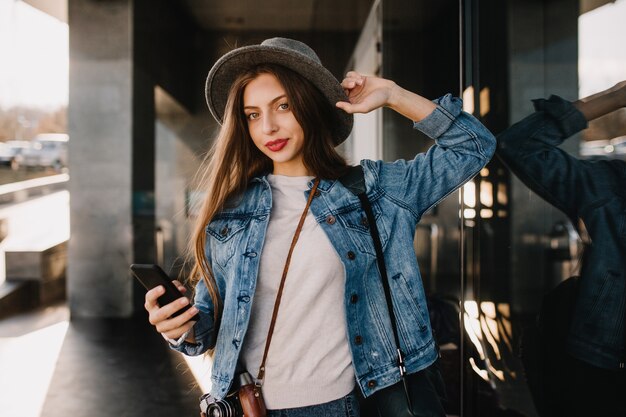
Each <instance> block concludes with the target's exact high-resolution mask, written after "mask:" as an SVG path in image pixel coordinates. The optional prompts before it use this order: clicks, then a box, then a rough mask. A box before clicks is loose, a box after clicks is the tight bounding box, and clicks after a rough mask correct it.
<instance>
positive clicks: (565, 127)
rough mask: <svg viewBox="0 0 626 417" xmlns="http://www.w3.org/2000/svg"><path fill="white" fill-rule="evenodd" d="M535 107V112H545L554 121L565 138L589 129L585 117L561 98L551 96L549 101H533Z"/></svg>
mask: <svg viewBox="0 0 626 417" xmlns="http://www.w3.org/2000/svg"><path fill="white" fill-rule="evenodd" d="M533 105H534V106H535V111H537V112H543V113H545V114H546V115H548V116H550V117H551V118H552V119H554V121H555V122H556V125H557V128H558V129H559V131H560V132H561V134H562V135H563V137H564V138H567V137H570V136H572V135H574V134H575V133H578V132H580V131H581V130H583V129H586V128H587V119H585V116H583V114H582V113H581V112H580V111H578V109H577V108H576V107H575V106H574V105H573V104H572V103H571V102H569V101H567V100H565V99H563V98H561V97H559V96H556V95H551V96H550V98H549V99H547V100H546V99H543V98H541V99H536V100H533Z"/></svg>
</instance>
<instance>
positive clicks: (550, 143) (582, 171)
mask: <svg viewBox="0 0 626 417" xmlns="http://www.w3.org/2000/svg"><path fill="white" fill-rule="evenodd" d="M535 109H536V112H535V113H534V114H532V115H530V116H528V117H526V118H525V119H524V120H522V121H520V122H518V123H516V124H515V125H513V126H512V127H510V128H509V129H507V130H506V131H504V132H503V133H502V134H500V135H498V155H499V156H500V157H501V158H502V159H503V161H504V162H505V163H506V164H507V165H508V166H509V167H510V168H511V170H512V171H513V172H514V173H515V174H516V175H517V176H518V177H519V178H520V180H522V181H523V182H524V183H525V184H526V185H527V186H528V187H529V188H530V189H532V190H533V191H535V192H536V193H537V194H539V195H540V196H541V197H542V198H544V199H545V200H546V201H548V202H549V203H550V204H552V205H554V206H555V207H556V208H558V209H560V210H561V211H563V212H564V213H565V214H566V215H567V216H568V217H569V218H570V220H571V221H572V223H573V224H575V225H576V224H577V223H578V219H582V220H583V222H584V224H585V227H586V229H587V232H588V233H589V235H590V237H591V245H589V246H588V247H586V248H585V249H584V251H585V252H584V258H583V266H582V270H581V276H580V280H579V289H578V296H577V299H576V305H575V308H574V314H573V317H572V326H571V328H570V331H569V337H568V340H567V349H568V351H569V352H570V353H571V354H572V355H573V356H574V357H576V358H578V359H581V360H584V361H586V362H589V363H591V364H593V365H595V366H598V367H601V368H609V369H616V368H623V366H624V359H625V353H624V316H625V312H624V308H625V304H626V292H625V291H626V286H625V282H626V275H625V274H626V261H625V259H626V163H624V161H620V160H601V161H585V160H579V159H577V158H575V157H573V156H571V155H569V154H567V153H566V152H564V151H563V150H561V149H559V148H558V147H557V146H558V145H560V144H561V143H562V142H563V141H564V140H565V139H567V138H568V137H570V136H571V135H573V134H575V133H576V132H578V131H580V130H582V129H584V128H586V127H587V121H586V120H585V118H584V116H583V115H582V113H580V112H579V111H578V109H576V107H574V106H573V105H572V104H571V103H570V102H569V101H566V100H563V99H562V98H560V97H557V96H551V97H550V99H549V100H535Z"/></svg>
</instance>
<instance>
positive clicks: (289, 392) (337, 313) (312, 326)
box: [241, 175, 355, 410]
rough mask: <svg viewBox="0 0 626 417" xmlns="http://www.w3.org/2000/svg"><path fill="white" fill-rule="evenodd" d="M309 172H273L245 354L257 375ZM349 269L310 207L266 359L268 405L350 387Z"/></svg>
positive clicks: (335, 394) (322, 397) (314, 399)
mask: <svg viewBox="0 0 626 417" xmlns="http://www.w3.org/2000/svg"><path fill="white" fill-rule="evenodd" d="M311 179H312V178H311V177H286V176H281V175H269V176H268V181H269V183H270V185H271V187H272V201H273V206H272V211H271V215H270V220H269V224H268V226H267V233H266V238H265V243H264V247H263V251H262V253H261V264H260V268H259V276H258V280H257V287H256V293H255V296H254V302H253V304H252V311H251V316H250V324H249V327H248V331H247V334H246V336H245V339H244V342H243V346H242V352H241V358H242V360H243V363H244V365H245V367H246V369H247V370H248V372H250V374H251V375H252V376H253V377H256V376H257V374H258V371H259V366H260V364H261V359H262V358H263V350H264V348H265V342H266V338H267V332H268V330H269V326H270V321H271V318H272V311H273V309H274V303H275V301H276V294H277V292H278V286H279V285H280V279H281V276H282V273H283V269H284V267H285V261H286V259H287V253H288V252H289V247H290V246H291V241H292V239H293V235H294V233H295V231H296V227H297V226H298V221H299V220H300V216H301V215H302V211H303V210H304V207H305V206H306V198H305V197H304V191H305V190H306V189H307V188H308V187H307V183H308V182H309V181H310V180H311ZM345 277H346V274H345V270H344V267H343V264H342V263H341V260H340V259H339V256H338V254H337V252H335V249H334V248H333V246H332V245H331V244H330V241H329V240H328V238H327V237H326V234H325V233H324V231H323V230H322V228H321V227H320V226H319V225H318V224H317V223H316V222H315V219H314V217H313V215H312V214H311V212H310V210H309V213H308V214H307V217H306V220H305V222H304V225H303V227H302V231H301V233H300V238H299V239H298V243H297V244H296V247H295V248H294V251H293V254H292V256H291V263H290V264H289V272H288V274H287V278H286V281H285V288H284V292H283V295H282V298H281V304H280V309H279V311H278V318H277V320H276V326H275V327H274V335H273V336H272V343H271V345H270V349H269V353H268V357H267V361H266V364H265V381H264V384H263V388H262V392H263V397H264V399H265V404H266V406H267V408H268V409H270V410H274V409H282V408H294V407H305V406H308V405H314V404H322V403H325V402H329V401H333V400H336V399H338V398H341V397H343V396H345V395H347V394H349V393H350V392H351V391H352V389H353V388H354V384H355V375H354V370H353V368H352V357H351V355H350V347H349V344H348V332H347V326H346V318H345V310H344V305H343V302H344V301H343V299H344V291H345V280H346V278H345Z"/></svg>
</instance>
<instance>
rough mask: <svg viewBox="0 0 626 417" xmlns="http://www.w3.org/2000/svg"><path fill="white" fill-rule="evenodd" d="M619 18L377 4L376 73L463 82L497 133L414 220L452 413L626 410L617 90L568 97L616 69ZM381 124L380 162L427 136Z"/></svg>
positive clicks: (450, 87)
mask: <svg viewBox="0 0 626 417" xmlns="http://www.w3.org/2000/svg"><path fill="white" fill-rule="evenodd" d="M624 18H626V0H617V1H592V0H582V1H572V0H535V1H530V2H517V1H500V0H460V1H458V0H450V1H448V0H446V1H439V2H427V1H410V0H385V1H383V2H382V23H381V24H382V48H381V49H382V62H383V65H382V74H383V76H385V77H387V78H391V79H393V80H395V81H396V82H398V83H399V84H400V85H402V86H404V87H406V88H408V89H410V90H413V91H417V92H418V93H420V94H421V95H423V96H425V97H429V98H436V97H439V96H441V95H443V94H445V93H447V92H452V93H453V94H457V95H460V96H461V97H463V99H464V109H465V110H466V111H468V112H470V113H472V114H473V115H474V116H475V117H477V118H479V119H480V120H481V121H482V122H483V123H484V124H485V125H486V126H487V127H488V128H489V129H490V130H491V131H492V132H494V134H498V135H499V142H500V146H501V149H500V150H499V151H498V155H497V156H496V157H494V159H493V160H492V161H491V162H490V163H489V164H488V165H487V167H486V168H484V169H483V170H482V171H481V172H480V173H479V174H478V175H477V176H476V177H475V178H474V179H473V180H472V181H470V182H468V183H467V184H466V185H465V186H464V187H463V188H462V189H461V190H460V191H459V192H458V193H455V194H453V195H451V196H450V197H448V199H446V200H445V201H443V202H442V203H441V204H439V205H438V206H437V207H436V208H435V209H434V210H432V211H431V212H430V213H428V214H427V215H426V216H425V217H424V219H422V221H421V223H420V225H419V227H418V229H417V232H416V238H415V249H416V253H417V256H418V259H419V262H420V268H421V271H422V274H423V279H424V286H425V288H426V291H427V294H428V301H429V304H430V305H429V310H430V313H431V322H432V325H433V329H434V331H435V336H436V338H437V340H438V342H439V345H440V347H441V361H440V362H441V367H442V370H443V373H444V378H445V380H446V384H447V388H448V395H449V402H448V404H447V412H448V414H449V415H462V416H481V417H483V416H527V417H534V416H548V415H577V413H578V414H580V415H596V414H594V413H593V412H592V413H591V414H589V413H588V411H587V410H585V407H586V406H590V405H591V404H595V405H594V407H596V408H595V410H596V412H597V413H599V414H597V415H623V414H619V412H618V414H615V409H612V410H611V409H610V407H611V405H610V404H611V401H617V396H618V393H619V392H622V393H623V392H626V391H624V390H625V389H626V385H623V384H624V380H625V376H624V371H623V369H622V370H621V371H620V364H621V366H622V367H623V359H624V351H623V346H624V342H623V341H624V337H623V333H624V330H623V326H624V325H623V323H624V314H625V313H624V311H625V308H624V304H625V300H626V293H625V290H624V281H625V279H624V276H625V274H624V272H625V269H626V268H625V266H624V261H623V260H622V259H623V258H626V256H625V255H626V254H624V250H625V246H626V242H625V240H626V238H625V236H626V232H625V230H626V222H625V219H624V213H625V212H626V211H625V207H626V205H625V204H624V202H623V201H624V195H623V189H624V187H623V185H620V183H619V181H621V184H623V183H624V182H623V181H624V180H623V172H624V165H623V163H622V162H621V161H623V160H624V159H625V158H626V157H625V155H626V150H624V149H626V119H625V118H626V110H624V101H623V100H624V99H623V98H618V97H623V96H624V95H625V94H626V92H620V93H616V92H607V91H605V92H604V93H603V95H601V96H594V97H593V98H595V99H598V98H599V97H602V96H605V97H608V95H609V94H613V95H612V96H611V97H613V98H614V99H615V100H614V101H613V102H611V103H610V104H607V103H609V100H606V101H604V102H601V101H597V102H596V104H598V103H600V104H603V105H604V107H602V109H600V110H598V109H596V110H597V112H596V113H593V114H591V115H589V114H587V113H584V112H583V114H580V113H578V110H572V109H573V107H572V104H570V103H571V102H575V101H576V100H578V99H579V98H583V97H588V96H590V95H592V94H594V93H598V92H601V91H603V90H606V89H608V88H610V87H613V86H615V85H616V84H617V83H618V82H619V81H621V80H622V79H624V78H626V52H624V51H626V50H625V49H624V48H623V45H620V39H621V40H623V39H625V38H626V33H624V32H623V29H619V27H621V26H623V25H620V24H619V22H621V21H624ZM620 31H622V32H620ZM624 89H625V90H626V88H624ZM614 90H618V88H617V87H616V88H614ZM551 95H555V96H558V97H560V99H559V98H553V99H551V100H548V101H538V102H535V104H533V101H532V100H534V99H542V98H544V99H548V98H549V97H550V96H551ZM593 98H592V99H593ZM619 100H621V101H619ZM584 102H585V103H589V100H586V101H584ZM619 103H621V104H619ZM535 106H537V109H539V110H540V113H538V114H537V115H536V116H534V118H535V120H534V122H533V120H528V119H526V121H525V122H524V124H521V125H515V123H516V122H519V121H520V120H523V119H525V118H526V117H527V116H530V115H531V114H532V113H534V112H535ZM581 108H584V107H581ZM588 108H589V107H587V109H588ZM604 113H608V114H607V115H606V116H602V117H598V118H596V117H597V116H600V115H601V114H604ZM583 115H584V116H587V117H588V118H592V119H594V118H595V120H593V121H591V122H590V124H589V128H588V129H585V130H583V131H582V133H577V131H578V130H580V129H583V128H584V127H585V123H584V117H583ZM382 131H383V137H384V138H385V140H384V141H383V150H382V151H383V158H384V159H385V160H394V159H398V158H405V159H406V158H412V157H413V156H414V155H415V153H417V152H420V151H424V150H426V149H428V147H429V146H431V141H430V140H428V139H426V138H420V137H417V138H416V136H417V134H416V133H415V132H413V131H411V126H410V124H407V123H406V122H405V121H404V120H403V119H402V118H401V117H398V116H396V115H395V114H393V113H392V112H388V113H386V112H385V113H383V129H382ZM561 142H562V143H561ZM502 147H503V148H502ZM619 160H621V161H619ZM598 169H599V172H600V173H601V174H598V173H597V172H596V170H598ZM590 229H593V230H590ZM611 231H613V232H611ZM603 233H604V234H603ZM607 233H608V235H607ZM600 241H602V246H601V247H599V243H598V242H600ZM600 252H601V253H600ZM583 253H584V254H585V256H584V257H583ZM603 257H604V258H603ZM608 258H610V259H612V261H608V260H607V259H608ZM598 259H600V260H601V261H600V262H599V261H598ZM603 259H604V260H603ZM616 259H619V260H617V261H616ZM573 276H581V278H577V279H575V280H573V279H568V278H570V277H573ZM609 294H614V295H613V296H611V295H609ZM608 322H610V323H614V325H603V324H602V323H608ZM599 323H600V324H599ZM594 349H595V350H594ZM590 352H594V353H590ZM607 352H609V353H607ZM603 355H604V356H603ZM602 358H604V359H606V360H604V359H602ZM606 369H610V370H609V371H606ZM605 372H609V373H608V374H606V373H605ZM620 372H621V373H620ZM607 375H608V376H607ZM594 381H595V382H594ZM598 381H612V382H613V383H614V384H613V385H614V386H615V387H617V388H614V389H613V388H607V389H602V393H600V389H599V388H598V389H595V391H594V387H593V384H595V383H596V382H598ZM620 384H622V385H620ZM600 385H601V384H600ZM620 389H621V391H619V390H620ZM585 392H586V393H588V396H587V397H586V398H584V399H583V398H579V397H580V396H577V393H578V394H580V393H585ZM585 404H586V405H585ZM617 407H618V409H619V407H620V405H618V406H617ZM622 407H623V405H622ZM603 408H605V409H606V410H603ZM621 410H622V411H623V409H621ZM585 413H587V414H585ZM611 413H613V414H611Z"/></svg>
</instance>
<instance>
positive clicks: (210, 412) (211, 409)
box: [206, 401, 237, 417]
mask: <svg viewBox="0 0 626 417" xmlns="http://www.w3.org/2000/svg"><path fill="white" fill-rule="evenodd" d="M206 414H207V416H208V417H235V416H236V415H237V414H236V413H235V408H234V407H233V406H232V405H231V404H230V402H229V401H216V402H214V403H213V404H209V406H208V407H207V410H206Z"/></svg>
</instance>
